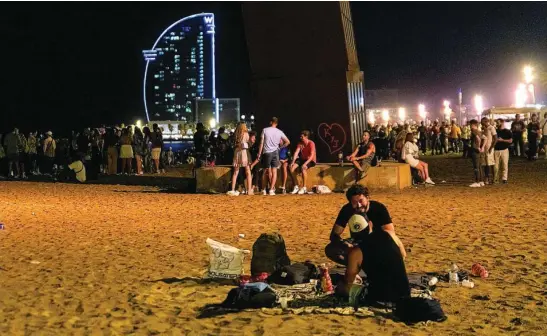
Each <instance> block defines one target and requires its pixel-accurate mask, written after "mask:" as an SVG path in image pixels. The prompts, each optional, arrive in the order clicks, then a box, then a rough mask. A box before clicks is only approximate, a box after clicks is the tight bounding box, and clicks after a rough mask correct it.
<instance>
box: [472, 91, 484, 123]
mask: <svg viewBox="0 0 547 336" xmlns="http://www.w3.org/2000/svg"><path fill="white" fill-rule="evenodd" d="M474 102H475V110H476V111H477V116H478V117H479V118H480V117H481V116H482V111H484V102H483V100H482V96H481V95H475V99H474Z"/></svg>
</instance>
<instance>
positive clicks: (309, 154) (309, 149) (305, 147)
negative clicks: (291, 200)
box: [291, 131, 317, 195]
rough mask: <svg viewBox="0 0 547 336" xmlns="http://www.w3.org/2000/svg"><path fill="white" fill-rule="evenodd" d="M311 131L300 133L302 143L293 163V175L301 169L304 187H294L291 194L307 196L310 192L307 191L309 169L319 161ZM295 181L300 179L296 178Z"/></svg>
mask: <svg viewBox="0 0 547 336" xmlns="http://www.w3.org/2000/svg"><path fill="white" fill-rule="evenodd" d="M309 138H310V132H309V131H302V133H300V143H299V144H298V146H297V147H296V151H295V152H294V156H293V159H292V163H291V174H294V172H295V170H296V168H298V167H300V170H301V172H302V186H301V187H299V186H298V185H295V186H294V189H293V191H292V193H291V194H296V193H298V194H299V195H303V194H306V193H307V192H308V190H307V189H306V182H307V180H308V169H310V168H312V167H314V166H315V162H316V161H317V153H316V151H315V143H314V142H313V141H311V140H310V139H309ZM295 180H297V181H298V179H297V178H296V177H295Z"/></svg>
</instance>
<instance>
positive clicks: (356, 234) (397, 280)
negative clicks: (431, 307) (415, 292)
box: [325, 184, 410, 302]
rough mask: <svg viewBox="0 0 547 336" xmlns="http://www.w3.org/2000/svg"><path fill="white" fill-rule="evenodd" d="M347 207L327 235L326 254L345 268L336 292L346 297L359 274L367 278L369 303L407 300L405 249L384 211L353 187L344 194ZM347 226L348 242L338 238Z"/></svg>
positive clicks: (385, 209)
mask: <svg viewBox="0 0 547 336" xmlns="http://www.w3.org/2000/svg"><path fill="white" fill-rule="evenodd" d="M346 198H347V199H348V203H347V204H346V205H344V206H343V207H342V209H341V210H340V212H339V213H338V217H337V218H336V221H335V223H334V226H333V228H332V231H331V235H330V241H331V242H330V244H328V245H327V246H326V248H325V254H326V255H327V257H328V258H329V259H331V260H332V261H334V262H336V263H338V264H342V265H345V266H346V267H347V269H346V274H345V281H344V283H343V284H339V285H338V287H337V292H338V293H339V294H341V295H348V293H349V290H350V288H351V286H352V285H353V283H354V281H355V279H356V277H357V276H358V273H359V272H360V271H361V270H363V271H364V272H365V274H366V275H367V282H368V293H367V297H366V298H367V301H370V302H397V301H398V300H399V299H401V298H403V297H408V296H410V285H409V282H408V277H407V274H406V269H405V263H404V259H405V258H406V252H405V248H404V246H403V243H402V242H401V240H400V239H399V238H398V237H397V235H396V234H395V227H394V226H393V223H392V221H391V217H390V215H389V212H388V210H387V208H386V207H385V206H384V205H383V204H382V203H380V202H377V201H372V200H370V195H369V191H368V189H367V188H366V187H364V186H361V185H358V184H356V185H353V186H352V187H351V188H349V189H348V190H347V192H346ZM346 226H349V229H350V232H351V239H350V240H345V239H342V237H341V235H342V233H343V232H344V229H345V228H346Z"/></svg>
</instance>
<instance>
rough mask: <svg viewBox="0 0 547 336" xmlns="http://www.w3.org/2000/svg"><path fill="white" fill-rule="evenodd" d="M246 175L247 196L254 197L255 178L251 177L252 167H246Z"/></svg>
mask: <svg viewBox="0 0 547 336" xmlns="http://www.w3.org/2000/svg"><path fill="white" fill-rule="evenodd" d="M245 175H247V181H246V182H247V195H253V193H254V192H253V177H252V175H251V167H249V166H247V167H245Z"/></svg>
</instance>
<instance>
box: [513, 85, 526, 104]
mask: <svg viewBox="0 0 547 336" xmlns="http://www.w3.org/2000/svg"><path fill="white" fill-rule="evenodd" d="M526 99H528V96H527V95H526V85H525V84H522V83H521V84H519V86H518V88H517V90H516V91H515V107H517V108H520V107H524V106H525V105H526Z"/></svg>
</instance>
